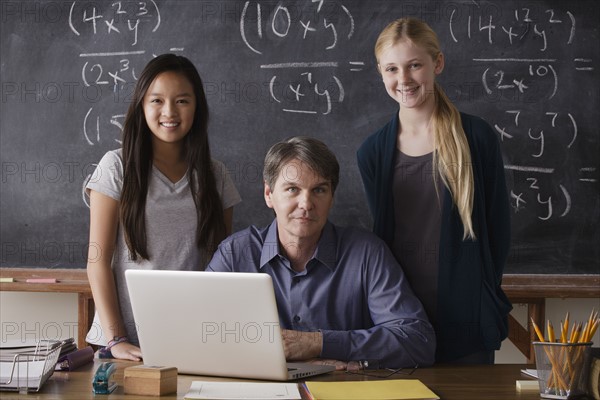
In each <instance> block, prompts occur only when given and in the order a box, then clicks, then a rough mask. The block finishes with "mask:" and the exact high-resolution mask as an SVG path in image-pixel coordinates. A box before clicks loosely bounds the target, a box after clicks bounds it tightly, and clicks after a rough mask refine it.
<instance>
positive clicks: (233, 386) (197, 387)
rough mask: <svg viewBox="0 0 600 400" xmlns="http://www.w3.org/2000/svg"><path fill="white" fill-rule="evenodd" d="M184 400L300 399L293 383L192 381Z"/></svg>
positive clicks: (296, 387)
mask: <svg viewBox="0 0 600 400" xmlns="http://www.w3.org/2000/svg"><path fill="white" fill-rule="evenodd" d="M184 398H185V399H213V400H254V399H264V400H267V399H283V400H288V399H289V400H298V399H301V398H302V397H301V396H300V392H299V391H298V385H297V384H295V383H262V382H206V381H193V382H192V386H191V387H190V390H189V392H188V393H187V394H186V395H185V397H184Z"/></svg>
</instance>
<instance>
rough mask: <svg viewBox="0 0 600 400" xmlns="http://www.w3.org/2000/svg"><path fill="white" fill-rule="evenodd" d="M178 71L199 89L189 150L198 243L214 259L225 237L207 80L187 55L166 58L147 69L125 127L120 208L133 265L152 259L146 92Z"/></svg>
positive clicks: (150, 151)
mask: <svg viewBox="0 0 600 400" xmlns="http://www.w3.org/2000/svg"><path fill="white" fill-rule="evenodd" d="M166 71H174V72H177V73H179V74H181V75H183V76H185V77H186V78H187V79H188V80H189V81H190V83H191V84H192V86H193V88H194V95H195V96H196V110H195V112H194V122H193V124H192V128H191V129H190V131H189V133H188V134H187V135H186V136H185V139H184V145H183V151H184V157H185V159H186V161H187V163H188V179H189V182H190V190H191V192H192V197H193V199H194V204H195V205H196V217H197V219H198V227H197V229H196V244H197V246H198V248H199V249H201V250H206V251H208V252H209V253H210V254H212V253H213V252H214V250H215V249H216V246H217V245H218V244H219V243H220V241H221V240H223V239H224V238H225V221H224V219H223V206H222V203H221V199H220V197H219V193H218V192H217V185H216V180H215V173H214V171H213V168H212V161H211V157H210V149H209V145H208V105H207V102H206V95H205V94H204V87H203V85H202V79H201V78H200V75H199V74H198V71H197V70H196V68H195V67H194V65H193V64H192V63H191V62H190V60H188V59H187V58H185V57H183V56H177V55H174V54H163V55H161V56H158V57H156V58H154V59H153V60H152V61H150V62H149V63H148V65H146V67H145V68H144V70H143V71H142V73H141V75H140V77H139V79H138V82H137V84H136V87H135V90H134V93H133V101H132V102H131V104H130V105H129V110H128V111H127V117H126V118H125V125H124V128H123V150H122V151H123V165H124V172H123V191H122V194H121V201H120V205H119V211H120V219H121V224H122V226H123V230H124V233H125V241H126V243H127V247H128V249H129V254H130V257H131V259H132V260H137V259H138V257H141V258H142V259H146V260H148V259H149V258H150V253H149V252H148V243H147V238H146V219H145V216H146V197H147V194H148V177H149V176H150V173H151V168H152V160H153V149H152V132H151V131H150V128H149V127H148V124H147V123H146V118H145V116H144V109H143V102H144V96H145V94H146V91H147V90H148V88H149V87H150V85H151V84H152V82H153V81H154V79H155V78H156V77H157V76H158V75H159V74H161V73H163V72H166Z"/></svg>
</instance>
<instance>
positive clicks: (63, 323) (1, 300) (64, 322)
mask: <svg viewBox="0 0 600 400" xmlns="http://www.w3.org/2000/svg"><path fill="white" fill-rule="evenodd" d="M594 307H595V308H596V310H598V309H600V299H546V317H547V318H548V319H550V320H551V321H552V322H553V324H554V325H555V326H556V325H558V322H560V321H561V320H562V319H563V318H564V316H565V314H566V312H567V311H569V312H570V315H571V317H570V319H571V321H584V320H586V319H587V317H588V316H589V313H590V312H591V310H592V308H594ZM512 315H513V316H514V317H515V318H516V319H517V321H519V322H520V323H521V324H522V325H523V326H525V324H526V320H527V307H526V306H525V305H522V304H515V305H514V310H513V311H512ZM0 322H1V331H0V332H1V339H0V340H1V341H2V342H5V341H6V340H8V339H20V338H25V339H32V338H34V337H44V336H46V338H51V339H65V338H68V337H75V339H77V295H76V294H71V293H22V292H0ZM593 341H594V344H595V345H596V346H599V345H600V332H596V335H594V339H593ZM525 362H526V358H525V357H524V356H523V355H522V354H521V353H520V352H519V350H518V349H517V348H516V347H515V346H514V345H513V344H512V343H511V342H510V341H509V340H505V341H504V343H502V348H501V349H500V351H498V352H496V363H497V364H513V363H519V364H521V363H525Z"/></svg>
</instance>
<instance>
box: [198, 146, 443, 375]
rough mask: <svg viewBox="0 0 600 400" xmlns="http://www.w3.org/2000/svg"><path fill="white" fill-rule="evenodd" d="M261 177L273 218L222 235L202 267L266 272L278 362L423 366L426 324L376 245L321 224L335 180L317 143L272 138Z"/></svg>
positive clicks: (427, 354) (429, 356)
mask: <svg viewBox="0 0 600 400" xmlns="http://www.w3.org/2000/svg"><path fill="white" fill-rule="evenodd" d="M263 178H264V197H265V202H266V203H267V206H268V207H269V208H272V209H273V211H274V212H275V220H274V221H273V222H272V223H271V225H269V226H267V227H265V228H257V227H255V226H250V227H249V228H247V229H245V230H243V231H240V232H237V233H235V234H233V235H232V236H230V237H229V238H227V239H226V240H225V241H223V242H222V243H221V245H220V246H219V248H218V250H217V252H216V253H215V255H214V257H213V259H212V260H211V262H210V263H209V265H208V267H207V270H209V271H235V272H261V273H266V274H269V275H270V276H271V277H272V279H273V285H274V288H275V296H276V299H277V306H278V310H279V319H280V324H281V327H282V328H283V329H282V335H283V341H284V348H285V354H286V358H287V359H288V360H311V359H314V358H321V359H325V360H336V362H335V363H336V366H337V367H338V368H339V369H341V368H344V367H349V365H348V364H347V363H349V362H352V364H350V365H354V366H355V365H357V362H361V361H368V362H369V364H370V365H375V366H376V367H380V368H383V367H390V368H398V367H414V366H416V365H419V366H424V365H430V364H432V363H433V359H434V352H435V336H434V333H433V328H432V327H431V325H430V323H429V322H428V320H427V316H426V314H425V312H424V310H423V307H422V305H421V303H420V302H419V300H418V299H417V298H416V297H415V295H414V294H413V292H412V290H411V288H410V287H409V285H408V282H407V280H406V278H405V276H404V273H403V272H402V269H401V268H400V266H399V265H398V264H397V262H396V261H395V259H394V257H393V255H392V253H391V252H390V251H389V250H388V248H387V247H386V245H385V244H384V242H383V241H381V240H380V239H379V238H377V237H376V236H375V235H374V234H372V233H370V232H367V231H365V230H362V229H356V228H341V227H338V226H335V225H333V224H332V223H330V222H328V220H327V217H328V215H329V211H330V209H331V206H332V205H333V195H334V192H335V189H336V186H337V184H338V181H339V164H338V162H337V159H336V157H335V155H334V154H333V153H332V152H331V151H330V150H329V149H328V148H327V146H326V145H325V144H324V143H322V142H320V141H319V140H317V139H313V138H308V137H296V138H291V139H288V140H286V141H284V142H280V143H277V144H275V145H274V146H273V147H271V149H270V150H269V152H268V153H267V156H266V157H265V165H264V170H263Z"/></svg>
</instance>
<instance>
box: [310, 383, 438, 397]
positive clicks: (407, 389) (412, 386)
mask: <svg viewBox="0 0 600 400" xmlns="http://www.w3.org/2000/svg"><path fill="white" fill-rule="evenodd" d="M306 386H307V387H308V390H309V391H310V394H311V395H312V396H313V398H314V399H315V400H405V399H415V400H416V399H419V400H421V399H435V400H437V399H439V397H438V396H437V395H436V394H435V393H433V392H432V391H431V390H430V389H429V388H428V387H427V386H425V385H424V384H423V383H422V382H421V381H420V380H418V379H395V380H389V381H359V382H306Z"/></svg>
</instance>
